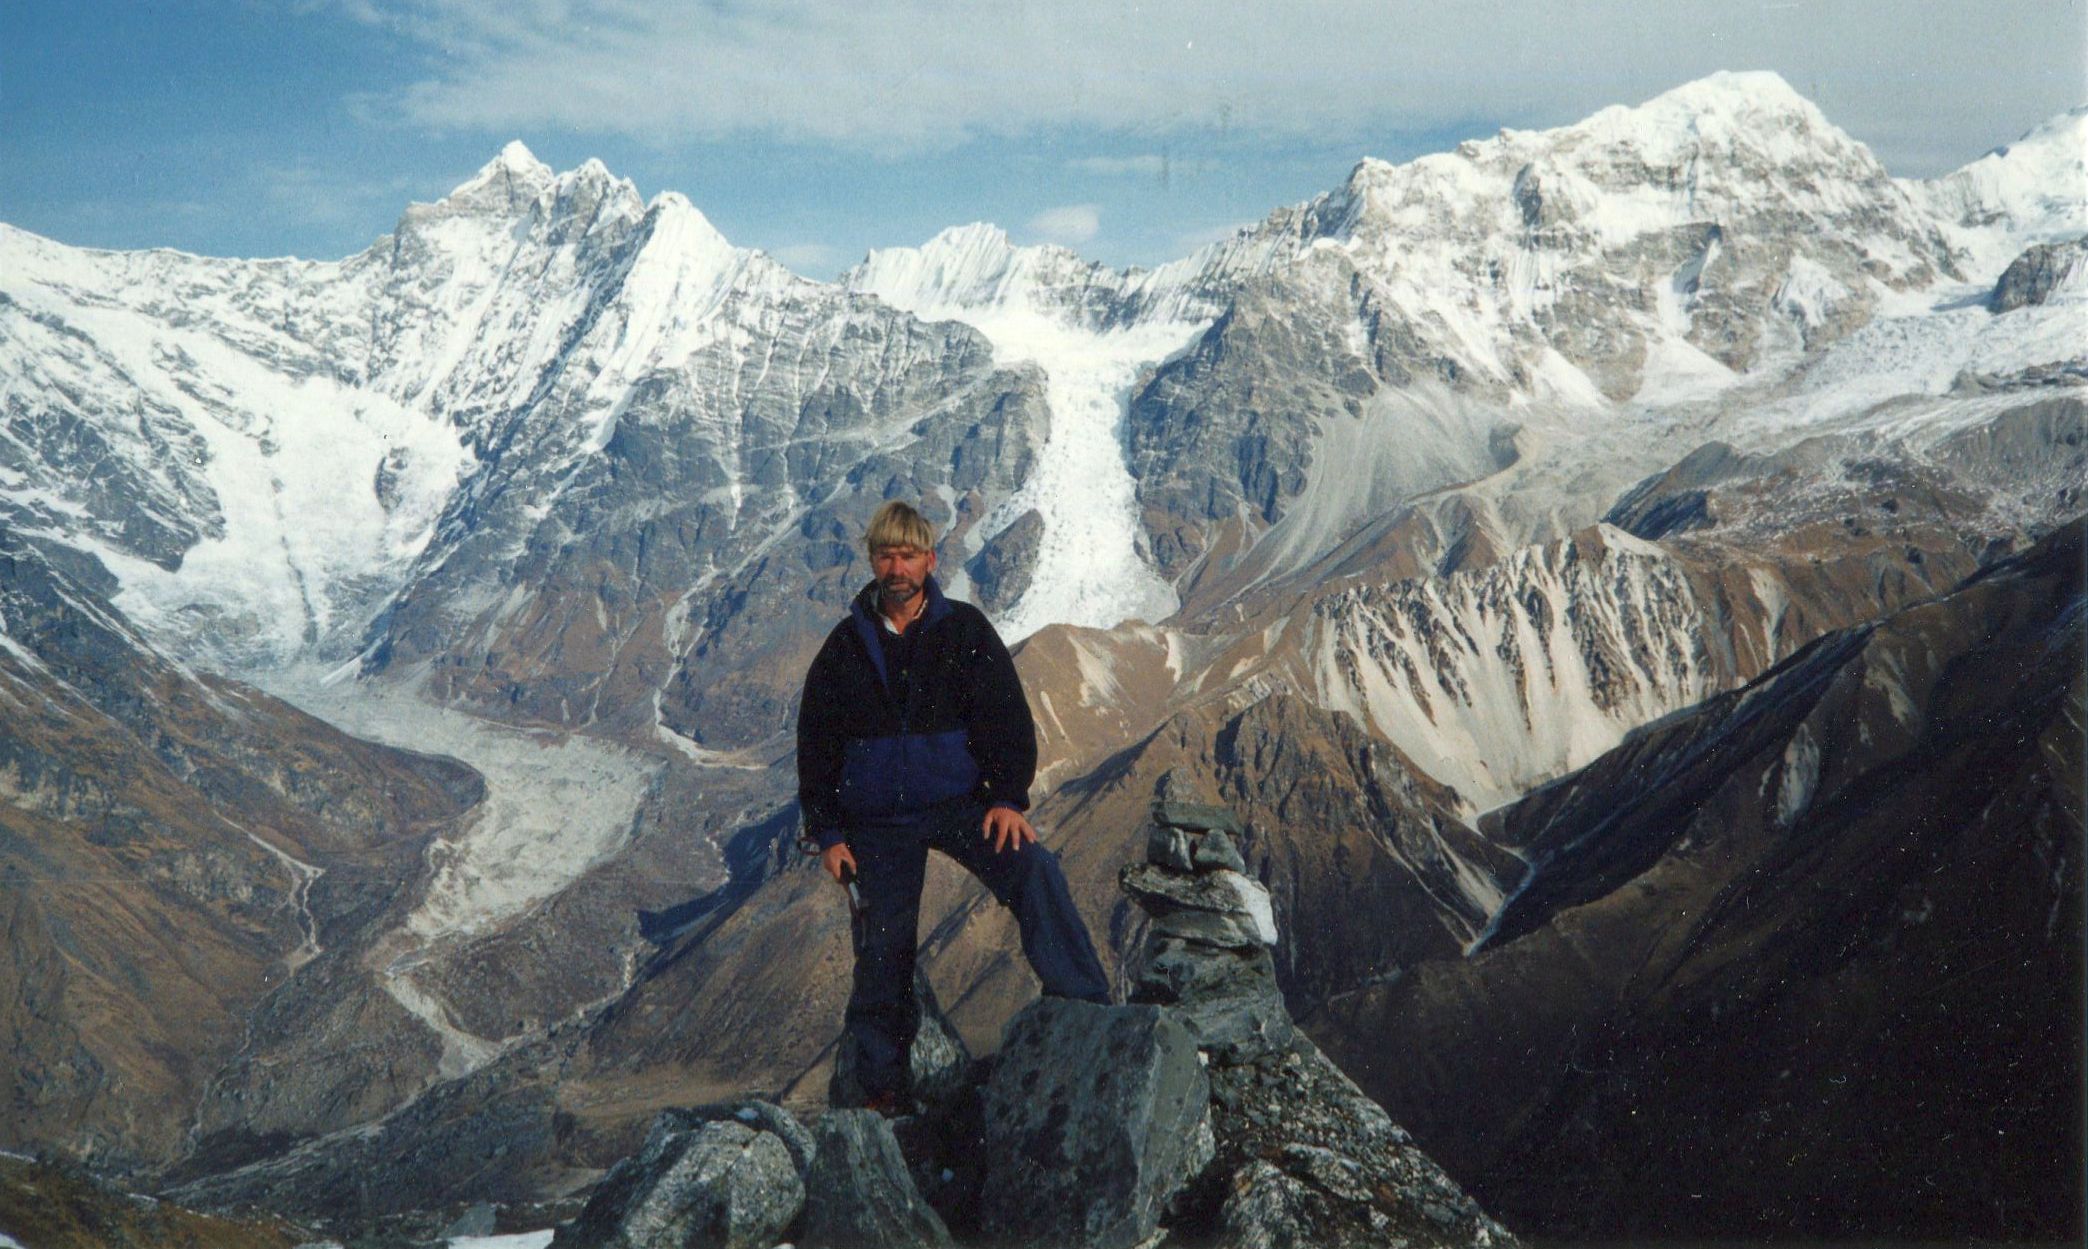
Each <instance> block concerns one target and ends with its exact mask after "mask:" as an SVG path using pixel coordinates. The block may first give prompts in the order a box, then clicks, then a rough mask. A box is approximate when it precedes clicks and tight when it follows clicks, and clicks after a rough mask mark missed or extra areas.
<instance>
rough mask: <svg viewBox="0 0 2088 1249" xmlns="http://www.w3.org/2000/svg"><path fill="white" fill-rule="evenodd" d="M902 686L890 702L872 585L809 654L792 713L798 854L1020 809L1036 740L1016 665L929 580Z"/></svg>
mask: <svg viewBox="0 0 2088 1249" xmlns="http://www.w3.org/2000/svg"><path fill="white" fill-rule="evenodd" d="M925 593H926V594H927V597H928V603H927V606H926V607H924V608H923V609H922V611H921V618H920V619H919V620H918V621H916V622H915V623H914V625H913V627H912V629H910V630H909V631H908V632H909V633H911V634H913V635H914V636H912V637H911V638H910V639H909V641H910V643H911V647H910V653H911V655H912V663H911V669H912V674H911V675H912V679H911V680H910V681H908V682H906V683H905V688H904V690H903V691H901V693H903V694H904V697H900V696H898V695H897V694H895V691H894V689H893V684H894V683H893V682H892V680H891V679H890V677H889V674H888V673H887V672H886V669H885V658H886V656H885V646H884V643H883V642H882V641H881V640H880V638H879V631H880V630H882V629H883V628H884V624H883V623H882V621H881V620H880V619H879V617H878V612H877V583H876V582H875V581H872V582H871V583H870V584H869V585H867V586H865V587H863V590H862V592H861V593H859V594H857V595H856V597H855V601H854V602H853V603H851V604H850V605H849V609H848V617H847V618H846V619H844V620H843V621H841V623H840V624H837V625H835V626H834V630H833V632H832V633H829V634H828V635H827V640H826V644H825V645H824V646H822V647H820V648H819V655H818V656H817V657H816V658H815V659H813V661H812V668H811V671H810V672H808V673H806V675H805V692H804V697H803V700H802V701H801V702H800V703H799V705H798V730H797V731H798V752H797V761H798V802H799V805H800V806H801V807H802V808H803V811H804V817H805V840H806V842H807V843H809V844H808V847H807V848H808V849H809V848H811V847H812V846H813V845H816V846H817V848H818V849H822V850H823V849H825V848H827V847H829V846H832V845H833V844H835V843H836V842H839V841H842V840H844V839H845V838H846V836H847V834H848V833H849V832H850V831H852V830H854V829H856V828H860V827H863V826H865V825H874V824H880V823H894V822H903V821H905V820H907V819H910V818H912V817H913V816H915V815H916V814H918V813H919V812H921V811H923V810H925V809H926V808H928V807H931V806H934V805H936V804H938V803H943V802H949V801H953V800H956V799H960V798H969V799H972V800H973V801H976V802H980V803H982V804H987V805H1001V806H1008V807H1013V808H1015V809H1016V810H1018V811H1020V810H1026V809H1028V807H1029V785H1030V780H1031V779H1032V778H1033V777H1034V776H1035V775H1036V771H1037V730H1036V726H1035V724H1033V723H1032V722H1031V720H1030V712H1029V704H1028V703H1027V702H1025V701H1024V700H1023V697H1022V684H1021V682H1020V681H1019V680H1018V679H1017V678H1016V675H1015V662H1014V660H1012V659H1010V658H1009V657H1008V648H1007V647H1006V646H1004V645H1002V644H1001V640H1000V635H999V634H997V633H995V632H994V631H993V626H992V624H990V623H988V621H987V619H986V616H985V614H984V613H982V612H981V611H980V610H979V609H978V608H976V607H973V606H972V605H971V604H969V603H962V602H958V601H957V600H955V599H949V598H944V597H943V592H942V587H941V586H940V585H938V584H936V581H935V578H933V577H930V578H928V581H927V587H926V590H925Z"/></svg>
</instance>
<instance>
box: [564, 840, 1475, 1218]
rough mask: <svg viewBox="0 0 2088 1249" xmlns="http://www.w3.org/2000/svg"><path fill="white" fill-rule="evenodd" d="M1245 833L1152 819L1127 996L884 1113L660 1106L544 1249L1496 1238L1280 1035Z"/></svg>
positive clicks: (932, 1036) (1295, 1043) (938, 1051)
mask: <svg viewBox="0 0 2088 1249" xmlns="http://www.w3.org/2000/svg"><path fill="white" fill-rule="evenodd" d="M1244 832H1245V830H1244V829H1243V828H1242V827H1241V825H1240V822H1239V820H1238V819H1237V818H1236V817H1234V816H1233V815H1232V814H1231V813H1230V812H1229V811H1227V810H1225V809H1224V808H1221V807H1213V806H1201V805H1193V804H1187V803H1182V802H1174V801H1161V802H1159V803H1156V804H1155V806H1154V808H1153V825H1152V828H1151V829H1150V830H1149V832H1148V834H1147V837H1146V850H1147V854H1146V859H1147V861H1146V862H1144V863H1140V864H1134V865H1130V866H1127V867H1125V868H1124V870H1123V872H1122V873H1121V878H1120V879H1121V881H1122V884H1123V887H1124V890H1125V892H1126V893H1128V894H1129V895H1130V897H1131V899H1132V901H1134V902H1135V903H1136V904H1137V905H1138V906H1139V907H1140V908H1141V909H1143V910H1144V911H1145V913H1146V914H1147V916H1148V917H1149V920H1148V926H1147V929H1146V936H1147V948H1146V950H1145V957H1144V962H1143V967H1142V969H1141V970H1140V971H1139V973H1138V974H1137V976H1136V978H1135V988H1134V991H1133V999H1134V1000H1133V1001H1132V1002H1131V1003H1130V1004H1129V1005H1124V1006H1108V1005H1099V1004H1095V1003H1089V1002H1075V1001H1068V1000H1065V999H1059V998H1045V999H1042V1000H1039V1001H1036V1002H1033V1003H1031V1004H1030V1006H1029V1007H1027V1008H1026V1009H1024V1010H1023V1011H1021V1012H1020V1013H1019V1014H1017V1015H1016V1016H1015V1018H1014V1019H1013V1020H1012V1021H1011V1022H1010V1023H1009V1025H1008V1027H1007V1030H1006V1032H1005V1034H1004V1035H1003V1037H1002V1041H1001V1045H1000V1048H999V1049H998V1050H997V1051H996V1052H995V1053H993V1054H990V1055H988V1056H986V1057H985V1058H982V1059H979V1060H976V1061H969V1062H966V1063H964V1064H963V1069H962V1075H961V1078H957V1079H954V1080H952V1081H950V1082H948V1083H947V1084H946V1086H945V1088H944V1089H943V1090H942V1091H941V1093H940V1095H939V1096H937V1097H935V1098H925V1097H924V1098H922V1099H921V1102H920V1104H919V1105H918V1106H917V1108H916V1112H915V1113H913V1114H909V1115H905V1116H902V1117H900V1118H898V1119H896V1120H892V1121H887V1120H886V1119H884V1118H882V1117H881V1116H879V1115H878V1114H876V1113H874V1112H871V1111H868V1110H859V1109H836V1110H829V1111H826V1112H825V1113H823V1114H822V1115H821V1116H820V1117H819V1118H818V1120H817V1121H816V1123H814V1124H813V1126H812V1127H811V1128H810V1129H809V1130H808V1129H807V1128H806V1127H805V1126H804V1125H802V1124H801V1123H800V1122H799V1121H798V1120H797V1119H795V1118H793V1117H792V1116H791V1115H790V1114H789V1113H788V1112H786V1111H784V1110H783V1109H781V1108H780V1107H777V1106H774V1105H770V1104H768V1103H765V1102H758V1101H753V1102H744V1103H738V1104H733V1105H723V1106H707V1107H701V1108H696V1109H691V1110H675V1111H669V1112H667V1113H666V1114H663V1115H662V1116H660V1118H659V1119H658V1120H657V1121H656V1122H655V1124H654V1126H653V1129H652V1132H651V1135H650V1137H649V1138H648V1140H647V1143H646V1147H645V1149H644V1150H643V1151H642V1152H641V1153H640V1154H639V1155H638V1156H636V1157H635V1158H632V1159H628V1160H626V1161H625V1162H623V1163H620V1164H618V1166H617V1167H616V1168H615V1169H614V1170H613V1171H611V1172H610V1174H609V1176H608V1177H607V1178H606V1179H605V1180H604V1181H603V1182H602V1183H601V1185H600V1186H599V1187H598V1188H597V1189H596V1192H595V1195H594V1197H593V1198H592V1199H591V1200H590V1201H589V1203H588V1206H587V1209H586V1210H585V1212H584V1213H583V1214H582V1215H581V1217H580V1218H579V1219H577V1220H575V1221H574V1222H573V1223H572V1224H570V1225H568V1226H567V1227H565V1228H563V1229H561V1230H560V1232H559V1234H558V1239H557V1241H556V1244H557V1245H558V1246H561V1247H562V1249H566V1247H576V1249H580V1247H584V1249H593V1247H596V1246H602V1247H614V1249H653V1247H654V1246H658V1247H660V1249H666V1247H667V1246H674V1247H675V1249H680V1247H682V1246H685V1245H705V1246H712V1245H716V1246H725V1245H734V1246H737V1245H742V1244H753V1243H755V1241H756V1240H758V1238H759V1236H761V1235H767V1236H770V1237H771V1238H772V1240H775V1239H788V1240H790V1241H791V1243H795V1244H803V1245H807V1246H815V1247H816V1246H844V1245H845V1246H878V1247H879V1249H902V1247H904V1249H930V1247H938V1246H947V1245H950V1244H952V1243H980V1244H993V1245H1002V1244H1005V1245H1044V1246H1063V1247H1068V1249H1071V1247H1075V1246H1077V1247H1080V1249H1150V1247H1152V1246H1157V1245H1161V1244H1199V1245H1202V1244H1208V1245H1217V1246H1224V1247H1227V1249H1262V1247H1275V1246H1315V1247H1319V1246H1329V1247H1336V1249H1339V1247H1342V1246H1358V1247H1361V1246H1366V1245H1372V1246H1375V1245H1386V1244H1400V1245H1414V1246H1422V1245H1469V1246H1497V1245H1498V1246H1507V1245H1513V1244H1514V1243H1515V1240H1514V1237H1513V1236H1511V1235H1510V1234H1509V1233H1508V1232H1507V1231H1506V1230H1504V1229H1503V1228H1502V1227H1501V1225H1500V1224H1498V1223H1496V1222H1495V1221H1494V1220H1493V1219H1491V1218H1489V1217H1488V1216H1487V1214H1486V1213H1485V1212H1484V1211H1483V1210H1481V1209H1480V1208H1479V1206H1478V1205H1477V1204H1476V1203H1475V1202H1474V1201H1473V1200H1472V1199H1471V1198H1470V1197H1469V1196H1467V1195H1466V1194H1465V1192H1464V1191H1463V1189H1461V1188H1460V1187H1459V1186H1458V1185H1457V1184H1456V1183H1455V1182H1453V1181H1452V1180H1451V1179H1450V1178H1449V1177H1448V1176H1447V1175H1445V1174H1444V1173H1443V1171H1442V1169H1441V1168H1440V1167H1438V1166H1437V1165H1436V1164H1435V1163H1434V1162H1432V1161H1431V1160H1430V1159H1429V1158H1428V1157H1427V1156H1426V1155H1425V1154H1423V1153H1422V1152H1421V1150H1420V1148H1419V1147H1418V1146H1416V1145H1415V1143H1414V1140H1413V1138H1412V1137H1411V1136H1409V1135H1408V1134H1407V1133H1406V1132H1405V1130H1403V1129H1402V1128H1400V1127H1399V1126H1397V1125H1396V1124H1394V1123H1393V1122H1392V1119H1391V1117H1390V1116H1389V1115H1387V1114H1386V1113H1385V1111H1384V1109H1383V1108H1382V1107H1380V1106H1379V1105H1377V1104H1376V1103H1375V1102H1373V1101H1371V1100H1370V1099H1369V1098H1368V1097H1366V1096H1365V1095H1364V1094H1363V1092H1362V1091H1361V1090H1360V1089H1359V1088H1358V1087H1357V1086H1356V1085H1355V1083H1354V1082H1353V1081H1351V1080H1349V1078H1348V1077H1347V1076H1345V1075H1343V1074H1342V1073H1341V1071H1340V1069H1338V1068H1337V1067H1335V1066H1334V1064H1333V1063H1332V1062H1331V1061H1330V1060H1329V1059H1328V1058H1327V1057H1326V1056H1325V1055H1324V1054H1322V1053H1320V1051H1319V1049H1318V1048H1317V1047H1316V1046H1314V1045H1313V1044H1312V1042H1311V1041H1310V1040H1308V1039H1307V1038H1306V1037H1305V1035H1304V1034H1303V1033H1301V1032H1299V1031H1298V1030H1297V1028H1296V1027H1295V1026H1294V1025H1293V1024H1292V1022H1291V1019H1290V1015H1289V1013H1288V1011H1287V1010H1286V1009H1285V1007H1284V1003H1283V996H1282V993H1281V991H1280V990H1279V989H1278V987H1277V983H1276V976H1275V969H1274V965H1273V963H1272V961H1271V959H1270V956H1269V948H1270V946H1272V945H1273V944H1275V943H1276V941H1277V940H1278V939H1279V935H1278V933H1277V931H1276V925H1275V920H1274V911H1273V908H1272V905H1271V902H1270V898H1269V893H1268V890H1267V888H1266V887H1265V886H1263V885H1262V884H1261V883H1260V882H1259V881H1256V880H1254V879H1252V878H1251V877H1249V876H1248V875H1247V874H1246V867H1247V864H1246V861H1245V860H1244V858H1243V857H1242V856H1241V854H1240V851H1239V847H1238V846H1237V844H1235V839H1236V838H1237V837H1239V836H1240V835H1242V834H1243V833H1244ZM919 987H920V989H921V990H922V1014H923V1027H922V1032H921V1036H920V1038H919V1039H918V1040H917V1041H916V1044H915V1050H916V1053H915V1055H914V1067H915V1070H916V1072H920V1071H923V1070H929V1071H938V1072H942V1071H946V1070H947V1069H948V1067H949V1058H950V1051H949V1044H950V1037H951V1036H952V1035H953V1034H952V1032H951V1029H950V1028H949V1026H948V1023H947V1021H946V1020H944V1019H943V1018H942V1016H941V1012H940V1010H939V1009H938V1007H937V1004H936V1002H935V999H934V995H933V994H932V993H931V992H927V991H926V985H925V982H923V983H922V984H921V985H920V986H919ZM832 1091H833V1092H834V1093H835V1094H837V1095H840V1094H845V1093H846V1092H847V1091H848V1088H847V1083H846V1081H845V1080H842V1079H836V1081H835V1082H834V1085H833V1089H832ZM764 1141H765V1142H767V1143H764ZM793 1185H795V1186H794V1187H793ZM786 1207H788V1208H787V1210H786ZM953 1233H954V1241H953ZM749 1236H753V1237H755V1240H750V1239H748V1237H749Z"/></svg>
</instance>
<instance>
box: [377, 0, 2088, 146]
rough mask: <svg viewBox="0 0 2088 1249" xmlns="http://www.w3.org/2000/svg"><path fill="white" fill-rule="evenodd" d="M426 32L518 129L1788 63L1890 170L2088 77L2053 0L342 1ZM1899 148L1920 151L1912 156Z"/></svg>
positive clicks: (1001, 117) (1463, 107) (1161, 124)
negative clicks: (1443, 0) (1814, 0)
mask: <svg viewBox="0 0 2088 1249" xmlns="http://www.w3.org/2000/svg"><path fill="white" fill-rule="evenodd" d="M343 3H344V5H345V6H346V7H348V8H349V9H350V10H351V11H352V12H356V13H359V14H360V15H362V16H364V17H365V18H366V20H373V21H379V22H382V23H383V24H385V25H386V26H388V27H389V28H391V29H393V30H395V31H397V32H399V33H402V34H404V35H406V36H407V37H409V38H411V39H414V40H417V41H419V42H420V43H421V44H423V45H424V46H425V47H426V48H427V50H428V51H429V53H430V59H431V63H432V64H433V65H434V66H435V69H434V72H433V73H431V74H430V75H429V76H428V77H426V78H424V79H423V80H422V81H420V82H418V83H416V84H414V85H413V86H412V87H410V88H409V89H408V90H406V91H405V92H404V93H403V94H402V95H399V96H396V97H394V98H393V99H392V101H391V104H392V106H393V107H394V108H395V109H396V110H398V111H399V112H401V113H402V114H403V115H404V116H405V117H407V118H409V119H411V120H413V121H417V122H419V123H422V124H426V125H431V126H440V127H455V128H469V129H479V130H484V131H488V132H494V133H502V134H505V133H510V132H513V131H516V130H520V129H527V128H530V127H534V126H539V125H551V126H561V127H567V128H571V129H574V130H579V131H583V132H593V133H616V134H623V135H628V136H631V137H634V138H639V139H644V140H672V139H719V138H728V137H735V136H740V137H756V138H761V139H778V138H780V139H787V140H800V141H805V140H809V141H814V142H822V143H830V144H838V145H847V146H854V147H866V148H878V149H887V150H892V149H907V148H922V147H934V146H939V145H947V144H952V143H956V142H961V141H963V140H965V139H968V138H975V137H980V136H995V135H1002V136H1005V135H1020V134H1024V133H1029V132H1034V131H1037V130H1040V129H1049V128H1072V129H1099V130H1103V131H1108V132H1112V133H1119V134H1149V133H1150V134H1167V133H1179V132H1186V131H1191V130H1200V131H1207V132H1213V133H1221V134H1225V135H1240V134H1245V135H1248V136H1252V137H1260V138H1265V139H1271V140H1280V139H1282V138H1284V137H1287V136H1288V137H1297V136H1309V135H1320V136H1325V135H1330V134H1344V133H1362V134H1366V135H1367V133H1369V132H1370V131H1373V130H1384V129H1434V128H1440V127H1446V126H1457V125H1464V124H1471V123H1472V122H1473V120H1474V119H1496V120H1506V121H1509V122H1511V123H1514V124H1519V125H1552V124H1560V123H1563V122H1567V121H1571V120H1575V119H1577V118H1579V117H1581V116H1583V115H1585V114H1587V113H1589V112H1592V111H1593V110H1594V109H1596V108H1599V107H1601V106H1603V105H1606V104H1611V103H1619V102H1636V101H1638V100H1641V99H1644V98H1646V97H1648V96H1651V95H1654V94H1657V93H1658V92H1659V91H1661V90H1664V89H1666V88H1668V87H1670V86H1673V85H1675V84H1676V83H1678V82H1682V81H1685V80H1687V79H1690V78H1695V77H1699V76H1701V75H1703V74H1705V73H1709V72H1711V71H1713V70H1716V69H1773V70H1776V71H1777V72H1779V73H1781V74H1783V76H1784V77H1785V78H1787V79H1789V80H1790V82H1791V83H1792V84H1793V85H1794V86H1796V87H1797V88H1798V89H1799V90H1800V91H1801V92H1804V93H1806V94H1808V95H1811V96H1813V97H1814V98H1815V100H1816V101H1817V102H1818V103H1819V104H1820V105H1821V106H1822V107H1823V108H1824V109H1825V110H1826V111H1827V113H1828V115H1829V116H1830V117H1832V118H1834V119H1835V120H1836V121H1837V122H1839V123H1840V124H1842V125H1843V126H1844V127H1846V128H1847V129H1849V130H1850V131H1851V132H1852V133H1855V134H1856V135H1857V136H1858V137H1859V138H1863V139H1865V140H1867V141H1869V142H1871V143H1872V144H1873V146H1875V147H1877V148H1878V149H1879V150H1880V152H1881V154H1882V155H1883V156H1884V158H1885V159H1886V161H1887V163H1888V165H1890V166H1892V167H1893V168H1894V169H1895V171H1896V172H1905V173H1927V172H1934V170H1933V169H1931V168H1921V169H1910V168H1906V167H1905V164H1906V161H1907V160H1912V161H1916V162H1918V163H1922V164H1925V165H1926V164H1934V163H1937V162H1942V163H1955V162H1957V161H1961V160H1964V159H1968V158H1969V157H1971V156H1973V155H1976V154H1977V153H1978V152H1979V151H1981V150H1983V149H1984V148H1986V147H1988V146H1991V145H1992V144H1994V143H1997V142H2002V141H2006V140H2008V139H2010V138H2013V137H2014V136H2015V134H2016V133H2017V132H2019V131H2020V130H2022V129H2024V128H2026V127H2028V126H2029V125H2031V124H2033V123H2035V122H2036V121H2038V120H2041V119H2043V118H2044V117H2046V116H2048V115H2050V114H2052V113H2055V112H2058V111H2060V110H2061V109H2063V108H2066V107H2070V106H2071V105H2073V104H2076V103H2079V102H2080V100H2081V98H2082V95H2083V90H2084V89H2083V85H2082V76H2081V75H2082V42H2081V35H2082V29H2081V22H2082V13H2081V7H2080V5H2079V4H2078V3H2071V4H2053V3H2050V2H2049V0H1983V2H1982V3H1980V4H1965V3H1961V2H1960V0H1920V2H1919V3H1914V2H1896V0H1838V2H1837V3H1834V4H1831V5H1805V6H1802V7H1801V6H1797V5H1793V4H1788V3H1782V4H1755V5H1740V4H1735V3H1732V2H1731V0H1639V2H1630V3H1627V2H1620V0H1609V2H1602V0H1589V2H1584V3H1575V4H1557V3H1551V2H1549V0H1544V2H1539V0H1518V2H1514V3H1510V2H1506V0H1471V2H1469V3H1465V4H1456V5H1444V4H1430V5H1423V4H1417V3H1411V2H1393V0H1298V2H1297V3H1293V4H1290V5H1284V6H1276V5H1268V4H1264V3H1245V2H1243V0H1204V2H1202V3H1192V2H1190V0H1149V2H1148V3H1145V4H1143V5H1137V6H1132V5H1125V4H1122V3H1121V2H1120V0H1058V2H1057V3H1054V4H1051V5H1036V4H1027V5H972V4H955V3H951V2H950V0H884V2H882V3H879V2H875V0H864V2H862V3H857V4H848V5H839V4H831V3H825V2H823V0H738V2H737V3H734V4H730V5H710V4H705V5H664V4H663V5H651V4H645V3H641V2H640V0H525V2H519V3H518V2H514V0H343ZM1902 158H1903V159H1902Z"/></svg>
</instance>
